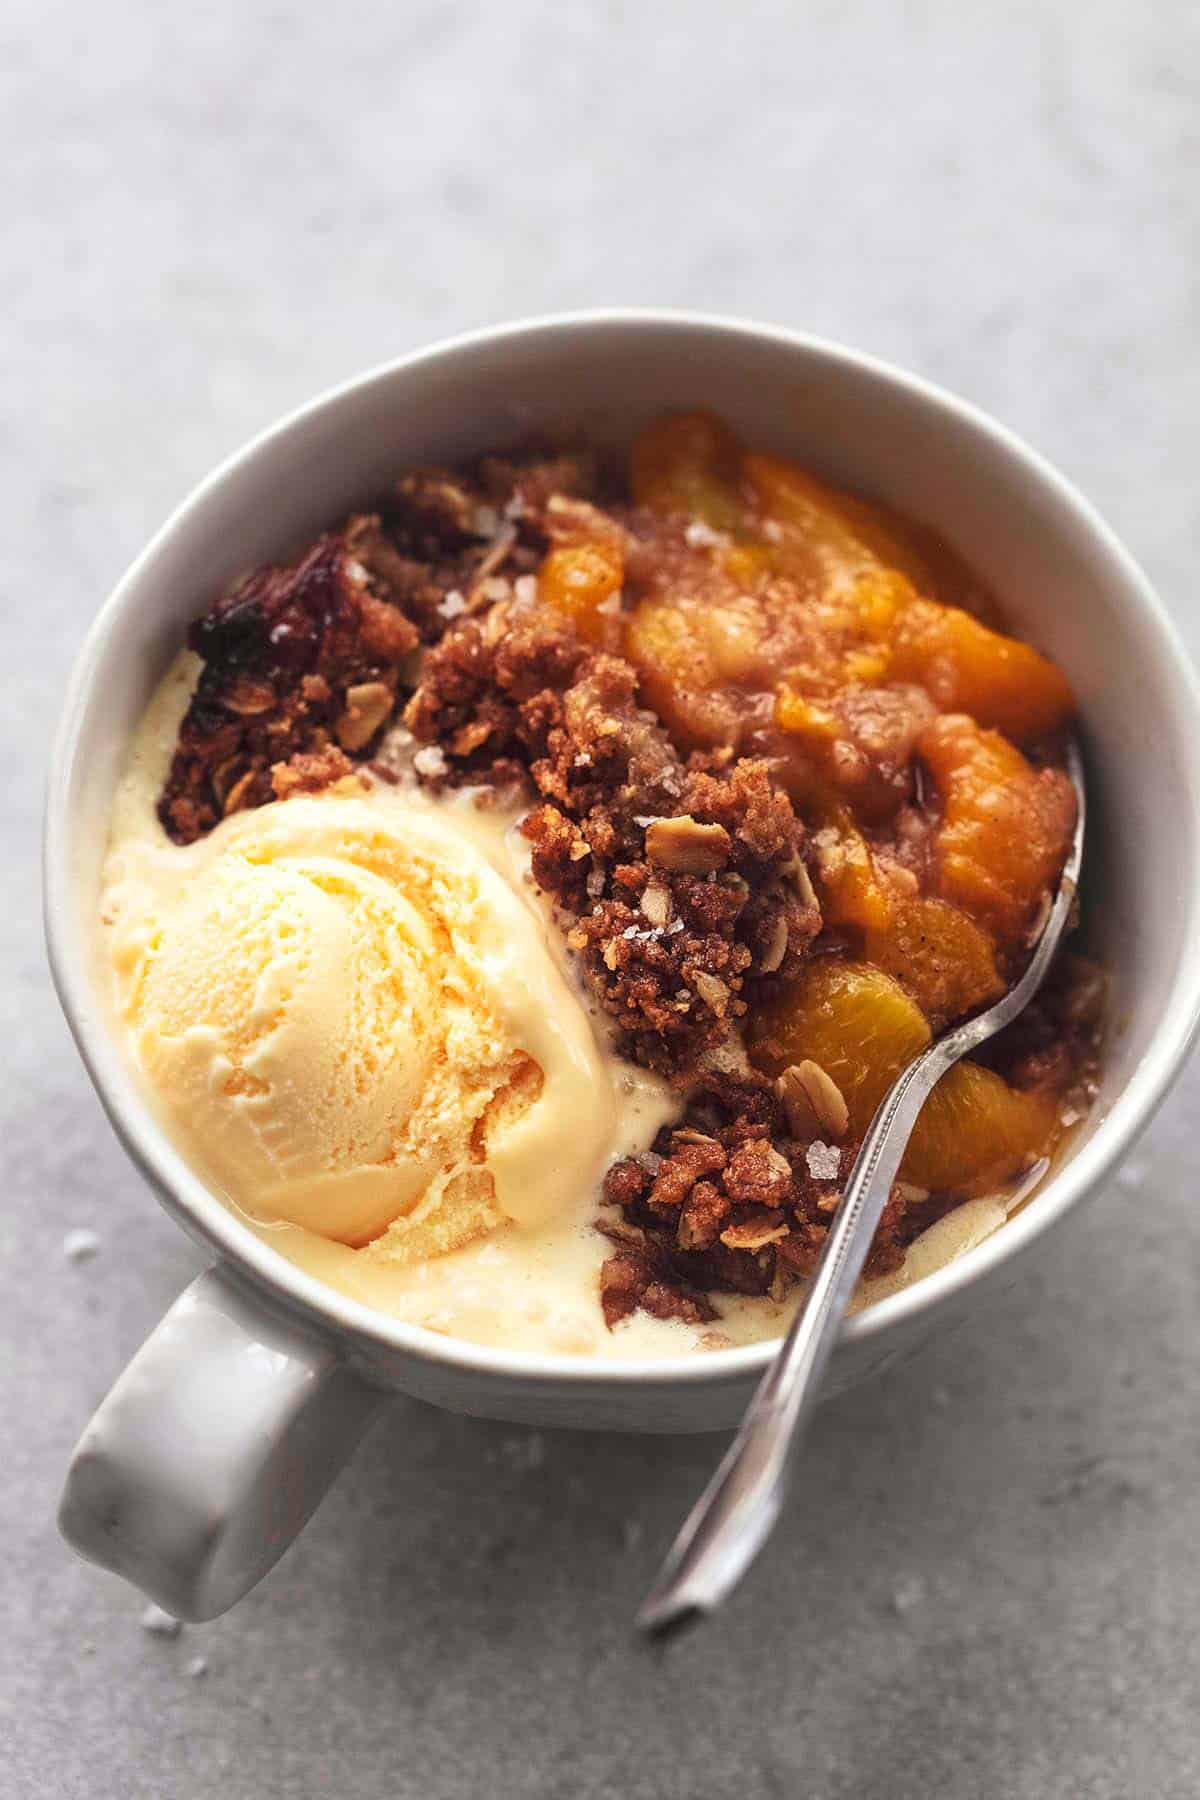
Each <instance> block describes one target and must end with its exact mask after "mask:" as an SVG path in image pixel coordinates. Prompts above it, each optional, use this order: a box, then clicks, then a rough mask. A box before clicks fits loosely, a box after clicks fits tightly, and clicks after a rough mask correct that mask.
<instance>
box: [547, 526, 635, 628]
mask: <svg viewBox="0 0 1200 1800" xmlns="http://www.w3.org/2000/svg"><path fill="white" fill-rule="evenodd" d="M622 574H623V568H622V562H621V553H620V550H619V549H618V548H617V546H616V545H615V544H613V543H612V542H607V543H604V542H599V541H592V542H589V543H577V544H564V545H561V546H560V547H559V548H557V549H554V550H550V551H548V552H547V554H546V555H545V557H543V559H542V566H541V568H540V569H539V571H538V594H539V597H540V598H541V599H542V600H543V601H544V602H545V603H546V604H547V605H548V606H553V607H554V608H555V609H556V610H557V611H558V612H561V613H565V614H566V615H567V617H568V618H569V619H571V620H572V621H573V622H574V624H575V626H576V629H577V630H578V631H579V632H580V633H581V634H582V636H584V637H586V638H588V639H590V640H591V642H592V643H601V642H603V641H604V640H605V639H606V638H609V637H611V636H612V635H613V632H614V630H615V629H616V623H615V620H614V619H613V618H612V617H610V615H609V614H606V613H605V612H604V611H603V608H604V606H605V604H606V603H607V602H609V601H613V597H614V595H617V594H619V593H620V590H621V580H622ZM615 604H616V603H614V605H615Z"/></svg>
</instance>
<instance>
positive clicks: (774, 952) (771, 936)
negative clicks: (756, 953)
mask: <svg viewBox="0 0 1200 1800" xmlns="http://www.w3.org/2000/svg"><path fill="white" fill-rule="evenodd" d="M787 947H788V928H787V917H786V915H785V914H784V913H777V914H776V915H775V918H774V919H773V920H772V922H771V928H770V930H769V931H768V933H767V942H766V948H765V949H764V950H763V953H762V955H761V956H760V958H759V961H758V966H759V968H760V969H761V970H762V972H763V974H764V975H773V974H774V973H775V971H776V969H777V968H778V967H779V965H780V963H781V962H782V961H783V959H784V957H785V956H786V955H787Z"/></svg>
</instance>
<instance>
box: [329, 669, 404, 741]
mask: <svg viewBox="0 0 1200 1800" xmlns="http://www.w3.org/2000/svg"><path fill="white" fill-rule="evenodd" d="M391 710H392V690H391V688H389V687H388V686H387V685H386V684H385V683H384V682H382V681H361V682H359V683H358V684H357V686H355V687H349V688H347V689H346V710H345V711H344V712H343V714H342V716H341V718H340V719H339V720H338V722H337V725H336V726H335V727H334V729H335V731H336V734H337V741H338V743H339V744H340V745H341V746H342V749H343V750H361V749H362V747H363V745H364V744H367V743H369V742H370V741H371V739H372V738H373V737H374V736H375V733H376V732H377V731H378V730H379V727H380V726H381V725H382V724H383V722H384V720H385V719H386V718H387V716H388V714H389V713H390V712H391Z"/></svg>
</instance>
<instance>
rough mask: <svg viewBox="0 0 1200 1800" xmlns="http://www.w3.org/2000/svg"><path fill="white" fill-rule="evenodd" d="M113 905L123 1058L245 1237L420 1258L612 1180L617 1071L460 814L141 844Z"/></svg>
mask: <svg viewBox="0 0 1200 1800" xmlns="http://www.w3.org/2000/svg"><path fill="white" fill-rule="evenodd" d="M110 907H111V913H112V917H113V920H114V925H113V932H112V939H111V945H110V948H111V954H112V959H113V966H114V969H115V970H116V974H117V982H118V996H119V1004H120V1006H121V1009H122V1012H123V1015H124V1019H125V1023H126V1025H127V1028H128V1031H129V1034H130V1045H131V1049H132V1052H133V1055H134V1058H135V1060H136V1061H137V1063H138V1065H139V1066H140V1068H141V1069H142V1071H143V1073H144V1075H145V1077H146V1078H147V1080H148V1082H149V1083H150V1085H151V1087H152V1088H153V1090H154V1092H155V1093H156V1095H157V1096H158V1099H159V1102H160V1104H161V1106H162V1107H163V1108H164V1109H165V1110H166V1112H167V1113H168V1114H169V1115H170V1120H171V1123H172V1127H173V1129H174V1131H175V1133H176V1134H177V1135H178V1136H179V1137H180V1139H181V1140H182V1141H183V1142H184V1144H185V1145H186V1147H187V1150H188V1152H189V1154H190V1156H191V1157H192V1159H193V1160H194V1161H195V1162H196V1163H197V1164H198V1165H199V1166H200V1167H201V1168H202V1169H203V1170H204V1171H205V1172H206V1173H207V1174H208V1176H209V1177H210V1178H211V1179H212V1180H213V1181H214V1182H215V1183H216V1184H217V1185H218V1186H219V1187H220V1188H222V1189H223V1190H224V1191H225V1192H226V1193H227V1194H228V1195H229V1196H230V1197H231V1198H232V1199H233V1200H234V1201H236V1202H237V1204H238V1205H239V1206H241V1207H242V1208H243V1209H244V1210H246V1211H248V1212H250V1213H252V1214H253V1215H255V1216H256V1217H258V1218H262V1219H271V1220H285V1221H288V1222H290V1223H292V1224H295V1225H300V1226H303V1227H305V1228H306V1229H307V1230H308V1231H310V1232H315V1233H318V1234H319V1235H321V1236H323V1237H325V1238H328V1239H332V1240H334V1241H336V1242H339V1243H342V1244H348V1245H361V1244H364V1243H367V1242H369V1241H375V1240H382V1246H383V1247H386V1249H387V1251H388V1252H389V1254H390V1255H391V1256H393V1257H395V1258H396V1259H398V1260H409V1259H416V1258H426V1257H429V1256H433V1255H439V1254H442V1253H444V1252H446V1251H449V1250H453V1249H456V1248H457V1247H459V1246H460V1245H462V1244H465V1243H467V1242H469V1241H471V1240H472V1239H475V1238H478V1237H481V1236H483V1235H484V1234H486V1233H488V1232H490V1231H492V1230H493V1229H495V1228H496V1227H497V1226H499V1225H501V1224H505V1223H507V1222H515V1223H517V1224H521V1225H534V1224H539V1223H541V1222H544V1221H546V1220H548V1219H550V1218H552V1217H553V1216H554V1214H555V1212H556V1210H558V1209H561V1208H562V1207H564V1206H567V1205H569V1204H570V1203H571V1200H572V1198H573V1196H576V1195H578V1193H579V1192H580V1188H581V1184H592V1183H595V1182H596V1181H598V1179H599V1177H600V1175H601V1173H602V1170H603V1165H604V1163H605V1160H606V1157H607V1155H608V1154H609V1153H610V1146H611V1143H612V1138H613V1132H614V1119H615V1100H614V1095H613V1088H612V1081H611V1078H610V1074H609V1070H608V1068H607V1067H606V1064H605V1061H604V1059H603V1058H602V1056H601V1054H600V1051H599V1049H598V1046H597V1043H596V1039H595V1036H594V1034H593V1031H592V1028H591V1025H590V1023H589V1021H588V1018H587V1015H586V1014H585V1012H584V1010H583V1007H582V1006H581V1004H580V1002H579V1000H578V998H577V997H576V995H575V994H574V993H573V992H572V991H571V990H570V988H569V987H568V985H567V982H566V980H565V978H564V976H563V974H562V973H561V972H560V970H559V968H558V966H557V965H556V963H555V961H554V960H553V958H552V957H551V955H550V952H549V949H548V947H547V943H546V938H545V932H544V928H543V924H542V922H541V921H540V920H539V919H538V918H537V917H535V915H534V913H533V912H532V910H531V909H530V908H529V907H527V906H526V905H525V904H524V903H523V901H522V900H521V899H520V898H519V897H518V895H517V894H516V893H515V892H514V891H513V889H512V887H511V886H510V885H509V884H508V882H506V881H505V879H504V878H503V877H502V876H501V874H500V873H498V871H497V869H496V868H495V867H494V866H493V864H492V863H491V862H490V861H489V859H488V856H487V854H486V853H485V845H484V842H483V840H482V839H481V838H480V836H479V834H477V833H473V832H472V830H471V829H470V824H469V820H468V818H467V815H466V814H464V813H461V812H460V813H457V814H456V813H452V812H450V811H447V812H445V813H444V814H436V813H434V812H432V811H431V810H429V809H421V808H419V807H417V806H412V807H405V805H404V804H403V803H402V802H401V801H399V800H393V801H392V802H391V804H389V805H379V804H375V803H372V802H371V801H369V800H368V799H367V798H356V797H350V796H347V795H344V794H325V795H321V796H314V797H311V798H296V799H291V800H288V801H285V802H283V803H277V804H275V805H271V806H266V807H263V808H260V809H259V810H257V811H255V812H250V813H244V814H240V815H237V816H235V817H233V818H230V819H227V820H226V821H224V822H223V824H222V825H220V826H219V827H218V828H217V830H215V831H214V832H213V833H212V834H211V835H210V837H209V838H207V839H206V840H204V841H203V842H201V843H199V844H196V845H193V846H191V847H189V848H188V849H187V850H182V851H181V850H179V849H177V848H174V847H172V849H171V850H170V851H169V852H167V851H163V850H158V851H157V852H153V851H151V852H148V853H146V854H145V855H142V856H138V855H137V853H136V847H134V848H132V849H131V848H127V850H126V853H125V855H124V856H121V855H120V854H118V856H117V858H116V864H115V867H114V869H113V871H112V893H111V896H110Z"/></svg>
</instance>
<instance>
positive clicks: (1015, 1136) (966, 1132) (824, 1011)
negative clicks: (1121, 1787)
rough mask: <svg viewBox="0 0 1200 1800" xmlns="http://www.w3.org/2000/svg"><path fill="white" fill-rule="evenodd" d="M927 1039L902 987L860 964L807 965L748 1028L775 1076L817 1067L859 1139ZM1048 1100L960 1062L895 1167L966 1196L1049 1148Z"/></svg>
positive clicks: (1052, 1107)
mask: <svg viewBox="0 0 1200 1800" xmlns="http://www.w3.org/2000/svg"><path fill="white" fill-rule="evenodd" d="M929 1040H930V1031H929V1026H928V1024H927V1022H926V1020H925V1018H924V1016H923V1015H922V1013H921V1011H920V1009H919V1007H917V1006H916V1004H915V1003H914V1002H913V1001H912V1000H911V999H910V998H909V997H908V995H907V994H906V993H905V992H904V990H903V989H902V988H901V987H900V985H899V983H898V982H896V981H894V980H893V979H892V978H891V976H889V975H885V974H884V972H883V971H882V969H876V968H872V967H871V966H870V965H869V964H866V963H852V962H835V961H833V960H828V961H817V962H813V963H810V964H809V965H808V967H807V968H806V969H805V971H804V973H803V975H802V976H801V977H800V979H799V980H798V981H797V982H794V983H792V984H791V985H790V986H789V987H788V988H787V989H786V990H785V992H784V993H783V994H781V995H780V996H779V998H778V999H777V1000H775V1001H774V1002H773V1003H772V1004H771V1005H770V1006H769V1007H766V1008H763V1009H761V1011H760V1014H759V1016H758V1017H757V1019H756V1021H755V1025H754V1030H753V1034H752V1041H751V1052H750V1053H751V1057H752V1059H753V1061H754V1063H755V1065H756V1066H757V1067H758V1068H760V1069H763V1070H764V1071H765V1072H766V1073H767V1074H770V1075H778V1074H781V1073H782V1072H783V1070H784V1069H785V1068H787V1067H788V1065H789V1064H792V1063H798V1062H802V1061H804V1060H805V1059H806V1058H807V1059H809V1060H811V1061H813V1062H816V1063H819V1064H820V1066H821V1067H822V1068H823V1069H824V1070H825V1072H826V1074H827V1075H829V1076H830V1077H831V1079H832V1080H833V1081H834V1082H836V1084H837V1086H838V1088H839V1089H840V1090H841V1093H842V1097H843V1099H844V1100H845V1102H846V1108H847V1112H848V1113H849V1117H850V1133H851V1135H852V1136H856V1137H857V1136H861V1135H862V1134H863V1133H864V1132H865V1131H866V1129H867V1127H868V1126H869V1124H870V1122H871V1119H872V1118H873V1117H874V1114H875V1110H876V1108H877V1107H878V1105H879V1102H880V1101H881V1100H882V1099H883V1096H884V1095H885V1094H886V1092H887V1090H888V1088H889V1087H890V1086H891V1084H892V1082H893V1081H894V1080H895V1079H896V1077H897V1075H899V1074H900V1072H901V1070H902V1069H903V1068H905V1066H906V1065H907V1064H908V1063H909V1062H911V1061H912V1059H913V1057H914V1056H916V1055H917V1054H918V1052H919V1051H921V1050H923V1049H924V1047H925V1045H926V1044H927V1043H928V1042H929ZM1056 1123H1057V1106H1056V1103H1055V1101H1054V1098H1053V1096H1051V1095H1049V1094H1045V1093H1027V1092H1021V1091H1018V1090H1017V1089H1015V1088H1010V1087H1009V1086H1008V1084H1007V1083H1006V1082H1005V1081H1003V1080H1002V1079H1001V1077H1000V1076H999V1075H996V1074H995V1073H994V1072H993V1071H992V1070H990V1069H984V1068H981V1067H980V1066H979V1065H978V1064H976V1063H969V1062H963V1063H956V1064H955V1066H954V1067H953V1068H952V1069H951V1070H950V1071H949V1072H948V1073H947V1074H946V1075H945V1076H943V1078H942V1080H941V1081H940V1082H939V1083H938V1085H937V1087H936V1088H935V1089H934V1092H933V1094H932V1095H931V1096H930V1098H929V1100H928V1101H927V1102H926V1105H925V1107H924V1109H923V1111H922V1113H921V1116H920V1118H919V1119H918V1120H917V1125H916V1129H915V1130H914V1132H913V1135H912V1138H911V1140H910V1142H909V1148H908V1152H907V1154H906V1155H905V1158H904V1162H903V1164H902V1165H901V1174H902V1175H903V1177H904V1178H905V1180H907V1181H913V1182H918V1183H919V1184H920V1185H921V1186H922V1187H927V1188H930V1189H932V1190H937V1191H943V1190H955V1191H958V1190H962V1189H966V1188H974V1189H976V1190H978V1189H979V1188H980V1186H981V1185H983V1184H986V1183H988V1182H992V1183H996V1182H1000V1181H1003V1180H1006V1179H1007V1178H1008V1177H1009V1176H1011V1175H1014V1174H1016V1173H1017V1172H1018V1171H1019V1170H1020V1169H1021V1168H1022V1167H1023V1166H1024V1165H1025V1163H1027V1162H1028V1161H1029V1159H1030V1158H1032V1157H1036V1156H1039V1155H1042V1154H1045V1153H1046V1151H1047V1150H1048V1149H1049V1148H1050V1147H1051V1145H1052V1143H1053V1140H1054V1135H1055V1130H1056Z"/></svg>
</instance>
